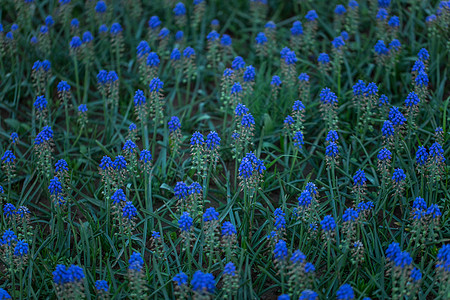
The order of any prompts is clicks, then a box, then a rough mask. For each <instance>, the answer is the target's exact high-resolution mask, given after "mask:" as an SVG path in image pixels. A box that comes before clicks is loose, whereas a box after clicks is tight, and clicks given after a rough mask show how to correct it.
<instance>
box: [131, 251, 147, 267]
mask: <svg viewBox="0 0 450 300" xmlns="http://www.w3.org/2000/svg"><path fill="white" fill-rule="evenodd" d="M143 267H144V260H143V259H142V256H141V254H140V253H139V252H133V254H131V257H130V259H129V260H128V269H129V270H133V271H136V272H141V271H142V268H143Z"/></svg>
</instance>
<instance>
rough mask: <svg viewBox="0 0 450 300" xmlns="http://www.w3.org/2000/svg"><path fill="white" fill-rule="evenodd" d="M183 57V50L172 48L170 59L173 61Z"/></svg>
mask: <svg viewBox="0 0 450 300" xmlns="http://www.w3.org/2000/svg"><path fill="white" fill-rule="evenodd" d="M180 58H181V52H180V50H178V48H175V49H173V50H172V53H171V54H170V59H171V60H173V61H177V60H180Z"/></svg>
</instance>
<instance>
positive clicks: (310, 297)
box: [298, 290, 319, 300]
mask: <svg viewBox="0 0 450 300" xmlns="http://www.w3.org/2000/svg"><path fill="white" fill-rule="evenodd" d="M317 299H319V295H318V294H317V293H316V292H314V291H312V290H304V291H303V292H302V293H301V294H300V298H298V300H317Z"/></svg>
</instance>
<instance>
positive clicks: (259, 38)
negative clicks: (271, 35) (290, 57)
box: [255, 32, 267, 45]
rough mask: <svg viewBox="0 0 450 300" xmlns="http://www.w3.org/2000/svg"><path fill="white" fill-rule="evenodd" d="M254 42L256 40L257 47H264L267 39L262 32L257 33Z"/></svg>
mask: <svg viewBox="0 0 450 300" xmlns="http://www.w3.org/2000/svg"><path fill="white" fill-rule="evenodd" d="M255 40H256V44H258V45H264V44H266V43H267V37H266V35H265V34H264V32H260V33H258V35H257V36H256V38H255Z"/></svg>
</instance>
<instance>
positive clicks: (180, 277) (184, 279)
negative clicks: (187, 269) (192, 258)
mask: <svg viewBox="0 0 450 300" xmlns="http://www.w3.org/2000/svg"><path fill="white" fill-rule="evenodd" d="M172 281H173V282H175V283H176V284H177V285H178V286H182V285H187V283H188V276H187V275H186V274H184V273H183V272H180V273H178V274H177V275H175V276H174V277H173V279H172Z"/></svg>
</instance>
